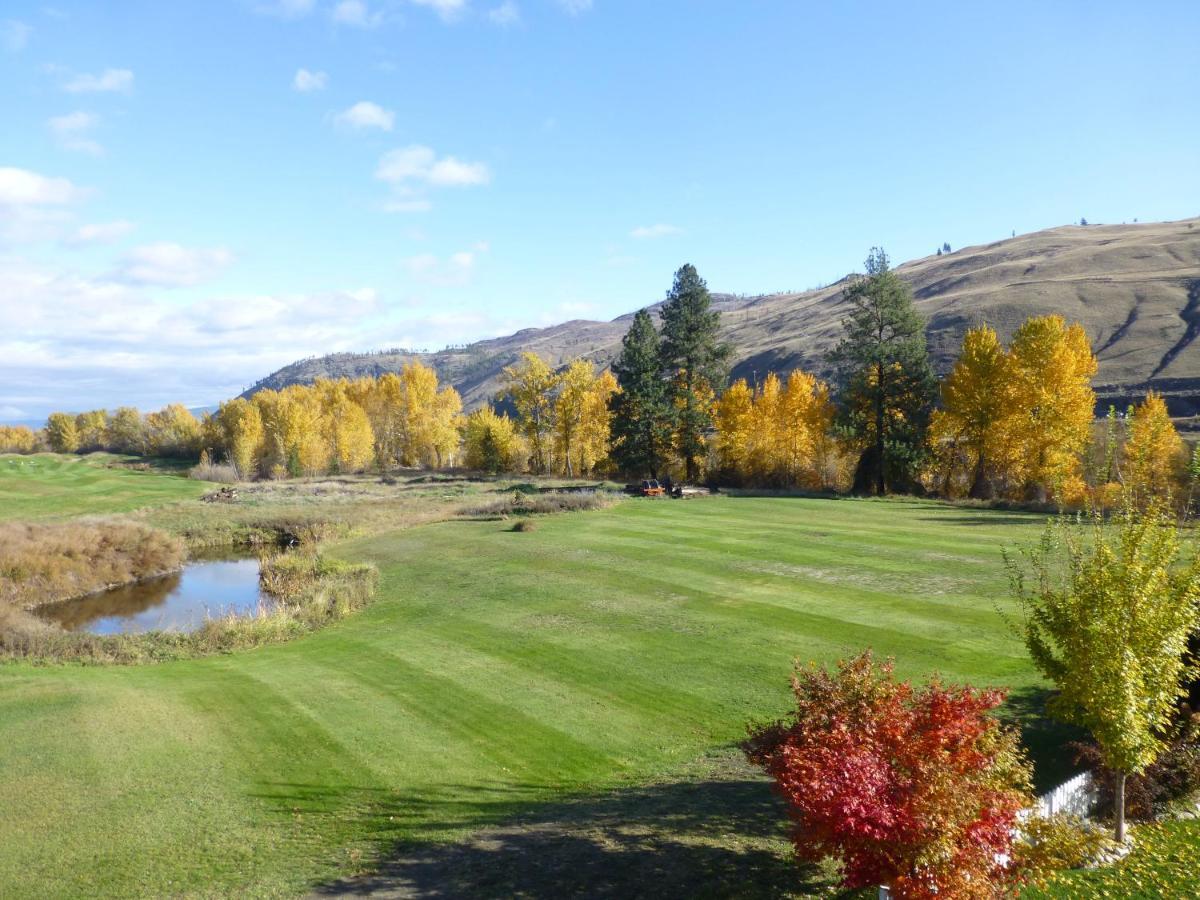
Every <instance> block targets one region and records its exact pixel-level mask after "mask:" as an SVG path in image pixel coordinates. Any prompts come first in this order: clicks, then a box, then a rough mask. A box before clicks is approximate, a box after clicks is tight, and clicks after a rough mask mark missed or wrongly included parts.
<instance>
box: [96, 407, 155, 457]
mask: <svg viewBox="0 0 1200 900" xmlns="http://www.w3.org/2000/svg"><path fill="white" fill-rule="evenodd" d="M105 443H106V444H107V446H108V449H110V450H112V451H113V452H114V453H136V454H143V453H145V452H146V423H145V421H144V420H143V419H142V414H141V413H140V412H138V411H137V409H136V408H134V407H132V406H120V407H117V409H116V410H115V411H114V412H113V414H112V415H111V416H110V417H109V419H108V434H107V436H106V438H105Z"/></svg>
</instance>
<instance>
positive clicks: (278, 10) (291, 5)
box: [254, 0, 316, 19]
mask: <svg viewBox="0 0 1200 900" xmlns="http://www.w3.org/2000/svg"><path fill="white" fill-rule="evenodd" d="M315 6H316V0H274V2H273V3H259V4H258V5H257V6H255V8H254V9H255V11H256V12H258V13H261V14H262V15H265V16H276V17H277V18H280V19H300V18H303V17H304V16H307V15H308V14H309V13H310V12H312V11H313V8H314V7H315Z"/></svg>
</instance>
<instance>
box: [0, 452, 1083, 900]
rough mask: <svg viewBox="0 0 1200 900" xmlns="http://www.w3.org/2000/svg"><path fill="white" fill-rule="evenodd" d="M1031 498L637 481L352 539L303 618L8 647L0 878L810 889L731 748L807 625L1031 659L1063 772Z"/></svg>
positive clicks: (67, 885)
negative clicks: (23, 660)
mask: <svg viewBox="0 0 1200 900" xmlns="http://www.w3.org/2000/svg"><path fill="white" fill-rule="evenodd" d="M141 477H148V478H149V477H153V476H141ZM164 480H165V479H164ZM170 480H171V481H172V482H175V481H178V482H179V483H181V484H184V485H186V484H188V482H185V481H183V480H182V479H170ZM172 487H174V484H172ZM1038 521H1039V520H1038V519H1037V518H1036V517H1032V516H1024V515H1016V514H1012V513H994V512H986V511H977V510H965V509H958V508H953V507H949V506H945V505H942V504H936V503H922V502H911V501H878V502H876V501H859V500H842V501H832V500H802V499H761V498H759V499H750V498H745V499H737V498H713V499H708V498H705V499H698V500H689V501H666V500H664V501H644V500H630V501H627V502H624V503H621V504H618V505H617V506H616V507H614V508H611V509H608V510H603V511H599V512H589V513H577V514H566V515H560V516H553V517H546V518H541V519H538V520H537V529H536V530H535V531H533V532H529V533H514V532H512V531H510V530H508V529H509V527H510V524H511V523H507V522H498V521H485V522H473V521H462V520H459V521H451V522H444V523H440V524H434V525H424V526H421V527H416V528H411V529H407V530H401V531H391V532H386V533H383V534H377V535H374V536H372V537H364V538H360V539H358V540H355V541H351V542H346V543H342V544H340V545H335V546H334V547H332V548H331V552H332V553H333V554H335V555H337V556H340V557H343V558H345V559H348V560H369V561H372V562H374V563H376V564H377V565H378V566H379V568H380V571H381V574H382V586H381V589H380V594H379V597H378V599H377V601H376V602H375V603H374V604H373V605H371V606H370V607H368V608H367V609H366V610H365V611H364V612H362V613H359V614H357V615H355V616H353V617H351V618H350V619H348V620H346V621H344V622H341V623H339V624H337V625H333V626H331V627H329V628H327V629H325V630H324V631H321V632H319V633H317V634H314V635H311V636H309V637H306V638H303V639H300V640H296V641H294V642H292V643H289V644H283V645H276V646H272V647H267V648H264V649H260V650H255V651H247V652H243V653H239V654H235V655H232V656H222V657H211V658H207V659H198V660H191V661H185V662H175V663H166V664H162V665H156V666H141V667H127V668H122V667H108V668H105V667H90V668H83V667H58V668H56V667H45V668H36V667H31V666H27V665H7V666H3V667H0V771H3V773H4V776H3V778H2V779H0V811H3V813H2V814H0V848H2V849H0V884H2V885H5V890H4V893H5V895H6V896H16V897H65V896H164V895H185V896H186V895H191V896H229V895H242V896H281V895H283V896H287V895H295V894H297V893H303V892H305V891H306V890H311V889H313V888H314V886H319V885H326V886H328V887H329V889H330V890H332V889H333V888H334V887H336V886H337V885H336V884H333V883H334V882H335V880H336V879H338V878H340V877H345V876H347V875H353V874H354V873H355V872H357V871H358V870H359V869H361V868H362V867H363V866H364V865H366V864H367V863H368V862H370V861H371V860H372V859H374V858H375V857H376V856H377V855H380V854H382V855H383V857H384V858H385V859H386V860H388V862H386V863H385V865H384V869H383V876H382V878H383V880H382V881H381V882H380V884H382V885H384V886H386V887H388V888H389V889H392V888H395V887H396V886H397V885H398V884H399V885H407V886H408V888H410V889H412V890H413V891H415V892H419V890H420V889H421V888H422V886H424V887H428V886H431V885H435V886H437V887H438V888H439V889H443V890H449V891H450V893H455V892H456V891H457V892H475V893H480V894H483V895H485V896H508V895H512V894H514V893H517V892H518V891H524V892H525V894H526V895H527V896H545V895H554V896H559V895H566V894H570V893H572V892H580V891H586V892H587V893H589V894H592V895H604V896H628V895H631V894H638V893H645V892H646V891H651V892H653V893H659V894H665V895H668V896H671V895H676V896H685V895H686V896H704V895H708V896H734V895H737V896H763V897H766V896H785V895H789V894H790V895H807V893H808V892H809V891H817V890H821V889H822V888H823V886H825V885H826V884H827V882H826V881H825V880H824V879H823V877H822V874H821V873H820V872H817V871H812V870H797V868H796V866H795V864H794V863H793V862H791V861H790V859H789V858H788V852H787V844H786V840H785V828H786V823H785V820H784V818H783V813H782V811H781V809H780V808H779V806H778V804H777V803H776V801H775V800H774V799H773V798H772V796H771V794H770V792H769V790H768V787H767V785H766V783H765V782H764V781H763V780H762V779H760V778H758V777H757V776H755V775H754V774H753V773H751V772H750V771H749V770H747V769H746V768H745V767H744V766H743V765H742V764H741V763H740V762H739V761H738V756H737V753H736V751H735V750H734V749H733V746H734V744H735V742H736V741H738V740H739V739H740V738H741V737H742V735H743V734H744V728H745V723H746V721H747V720H748V719H752V718H761V717H764V716H770V715H774V714H780V713H782V712H784V711H785V710H786V708H787V705H788V690H787V676H788V672H789V669H790V665H791V660H792V659H793V657H800V658H802V659H814V660H818V661H824V662H829V661H832V660H834V659H836V658H838V657H839V656H841V655H844V654H849V653H854V652H856V651H858V650H859V649H861V648H863V647H868V646H869V647H873V648H874V649H875V650H876V651H877V652H878V653H880V654H891V655H894V656H895V657H896V658H897V667H898V669H899V671H900V672H901V674H903V675H905V676H914V677H924V676H925V675H926V674H927V673H929V672H930V671H932V670H938V671H940V672H942V673H943V674H944V675H945V676H946V677H948V678H950V679H955V680H970V681H971V682H973V683H976V684H979V685H984V684H987V685H1005V686H1008V687H1010V688H1012V689H1013V690H1014V695H1013V703H1012V706H1011V710H1010V711H1011V712H1012V714H1013V715H1014V716H1016V717H1017V718H1018V719H1021V720H1023V721H1024V722H1026V723H1027V724H1029V725H1030V726H1031V727H1030V730H1029V735H1030V739H1031V744H1032V749H1033V752H1034V755H1035V757H1036V759H1037V761H1038V763H1039V780H1040V781H1042V783H1043V784H1049V783H1052V782H1054V781H1056V780H1057V779H1058V778H1060V777H1061V776H1062V775H1063V774H1065V768H1064V767H1065V765H1066V764H1067V763H1068V760H1067V759H1066V758H1065V754H1064V753H1062V752H1061V751H1060V750H1058V745H1059V743H1060V742H1061V740H1062V737H1063V735H1062V733H1061V731H1059V730H1056V729H1054V728H1049V727H1046V726H1045V725H1044V724H1040V723H1039V722H1038V721H1037V720H1036V715H1037V711H1038V710H1040V704H1041V697H1040V693H1039V692H1040V691H1041V689H1042V685H1041V683H1040V681H1039V679H1038V678H1037V676H1036V675H1035V673H1034V672H1033V670H1032V668H1031V666H1030V664H1029V662H1028V660H1027V658H1026V655H1025V652H1024V649H1023V648H1022V647H1021V645H1020V643H1019V642H1018V641H1016V640H1015V639H1014V638H1013V637H1012V636H1011V635H1010V634H1009V633H1008V632H1007V631H1006V629H1005V627H1004V625H1003V623H1002V620H1001V618H1000V616H999V614H998V613H997V610H996V606H997V604H999V605H1001V606H1006V605H1007V603H1008V600H1007V592H1006V580H1005V575H1004V572H1003V567H1002V564H1001V559H1000V547H1001V546H1005V545H1006V546H1013V545H1015V544H1018V543H1022V542H1026V541H1030V540H1032V539H1034V538H1035V537H1036V536H1037V534H1038ZM464 837H465V838H466V839H465V840H464ZM370 885H371V882H368V883H367V884H366V885H365V886H370ZM355 887H356V889H357V888H361V887H364V885H362V884H357V883H356V885H355ZM1067 895H1069V894H1067Z"/></svg>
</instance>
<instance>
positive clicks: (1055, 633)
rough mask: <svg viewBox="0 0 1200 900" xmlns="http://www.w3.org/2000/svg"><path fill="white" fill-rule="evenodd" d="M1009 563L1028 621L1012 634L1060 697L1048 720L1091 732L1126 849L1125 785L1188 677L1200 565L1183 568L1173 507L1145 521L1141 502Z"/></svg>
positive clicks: (1060, 527) (1146, 759)
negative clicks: (1108, 775) (1111, 778)
mask: <svg viewBox="0 0 1200 900" xmlns="http://www.w3.org/2000/svg"><path fill="white" fill-rule="evenodd" d="M1024 556H1025V557H1026V558H1027V560H1028V561H1029V563H1030V566H1029V568H1030V569H1031V570H1032V572H1031V574H1032V578H1030V577H1029V575H1030V573H1028V572H1027V571H1026V569H1025V567H1023V566H1021V565H1019V564H1018V563H1017V562H1016V561H1014V560H1013V559H1011V558H1008V557H1007V556H1006V559H1007V561H1008V565H1009V571H1010V574H1011V576H1012V581H1013V589H1014V592H1015V594H1016V596H1017V599H1018V601H1019V604H1020V607H1021V610H1022V613H1023V615H1022V617H1021V619H1020V620H1019V621H1018V620H1013V625H1014V629H1015V630H1016V631H1017V633H1018V634H1020V635H1021V637H1022V638H1023V639H1024V641H1025V646H1026V647H1027V648H1028V649H1029V654H1030V656H1031V657H1032V658H1033V661H1034V663H1035V664H1036V665H1037V667H1038V668H1039V669H1040V670H1041V671H1042V673H1043V674H1044V675H1045V676H1046V677H1047V678H1049V679H1050V680H1051V681H1053V682H1054V683H1055V685H1057V687H1058V690H1059V692H1058V694H1057V695H1055V696H1054V697H1053V698H1052V699H1051V701H1050V711H1051V712H1052V713H1053V714H1055V715H1056V716H1058V717H1059V718H1061V719H1062V720H1063V721H1066V722H1071V723H1073V724H1076V725H1079V726H1081V727H1083V728H1086V729H1087V730H1088V731H1090V732H1091V734H1092V736H1093V737H1094V738H1095V740H1096V743H1097V745H1099V747H1100V752H1101V756H1102V758H1103V761H1104V764H1105V766H1106V767H1107V768H1109V769H1111V770H1112V771H1113V772H1116V773H1117V776H1116V784H1115V785H1114V795H1115V804H1114V810H1113V813H1114V819H1115V823H1116V824H1115V833H1116V838H1117V840H1119V841H1123V840H1124V839H1125V778H1126V776H1127V775H1130V774H1135V773H1138V772H1141V771H1142V770H1144V769H1145V768H1146V767H1147V766H1148V765H1150V764H1151V763H1153V762H1154V760H1155V759H1156V758H1157V757H1158V755H1159V753H1160V752H1162V750H1163V749H1164V746H1165V745H1164V741H1163V734H1164V733H1165V729H1166V726H1167V725H1168V724H1169V723H1170V721H1171V716H1172V713H1173V712H1174V710H1175V708H1176V704H1177V702H1178V701H1179V699H1180V697H1181V696H1183V695H1184V689H1183V687H1182V684H1183V681H1184V678H1185V676H1186V675H1188V674H1189V671H1188V670H1189V668H1190V666H1189V665H1188V664H1187V663H1186V662H1185V661H1184V653H1185V651H1186V650H1187V646H1188V635H1189V634H1190V633H1191V632H1192V631H1193V630H1194V629H1195V628H1196V625H1197V621H1198V614H1200V562H1196V561H1193V562H1192V563H1191V565H1190V566H1183V565H1182V564H1181V561H1180V557H1181V547H1180V535H1179V531H1178V529H1177V527H1176V525H1175V523H1174V522H1173V520H1172V519H1171V518H1170V517H1169V516H1168V514H1167V512H1166V510H1165V507H1163V506H1158V507H1153V508H1151V509H1150V510H1148V511H1147V512H1145V513H1144V514H1143V513H1139V512H1137V511H1136V506H1135V504H1134V502H1133V500H1132V499H1131V498H1129V499H1127V501H1126V503H1125V506H1124V509H1123V510H1122V512H1121V513H1120V515H1119V516H1118V519H1117V521H1116V523H1115V524H1114V525H1112V526H1108V525H1106V524H1105V523H1104V521H1103V520H1102V519H1101V518H1099V517H1095V518H1094V519H1093V520H1092V523H1091V526H1090V528H1088V527H1080V526H1078V525H1073V524H1072V523H1071V522H1070V520H1066V519H1061V520H1059V522H1058V523H1057V524H1051V525H1048V526H1047V529H1046V533H1045V535H1044V536H1043V538H1042V541H1041V543H1040V544H1039V545H1038V546H1037V547H1036V548H1034V549H1032V550H1029V551H1026V552H1025V554H1024Z"/></svg>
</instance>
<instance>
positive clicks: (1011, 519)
mask: <svg viewBox="0 0 1200 900" xmlns="http://www.w3.org/2000/svg"><path fill="white" fill-rule="evenodd" d="M943 508H946V507H943ZM1046 518H1047V516H1046V514H1045V513H1033V512H1028V513H998V512H997V513H983V514H979V513H971V514H969V515H956V516H955V515H948V516H937V517H931V518H923V519H921V520H920V521H922V522H932V523H933V524H935V525H968V526H971V525H995V526H999V525H1037V524H1038V523H1040V522H1045V521H1046Z"/></svg>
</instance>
